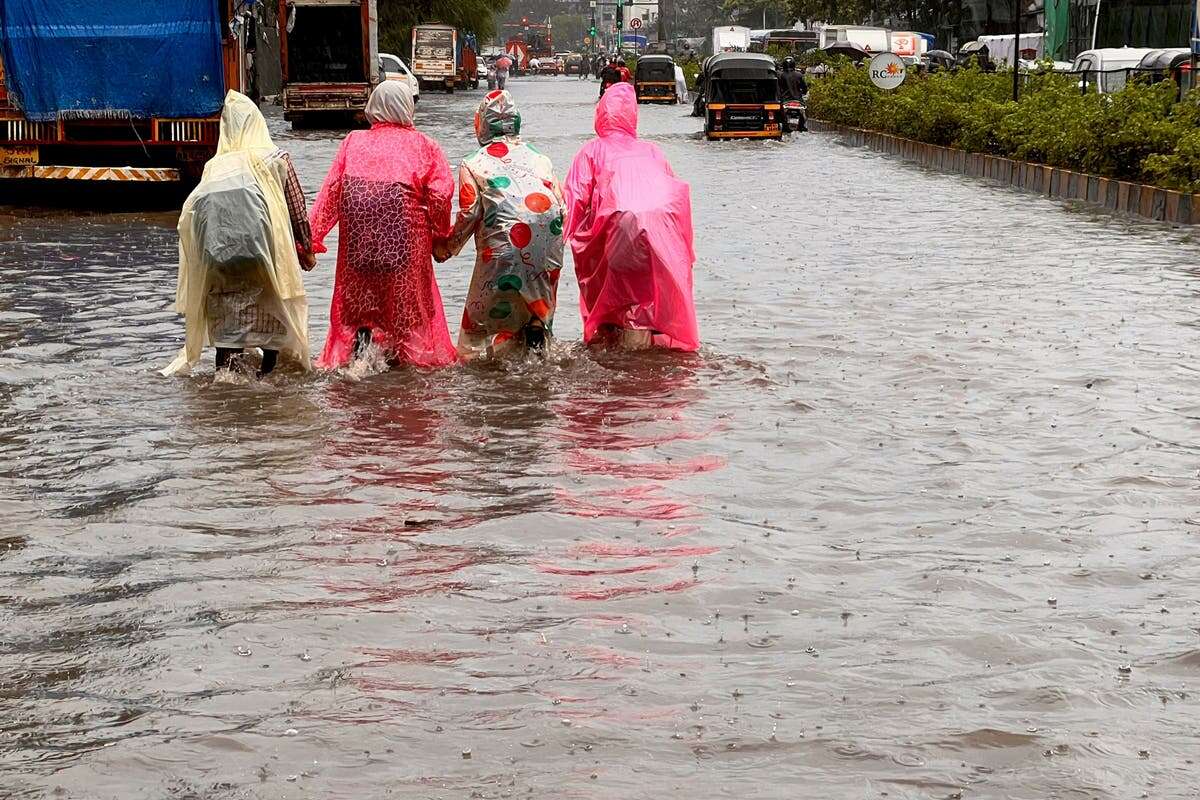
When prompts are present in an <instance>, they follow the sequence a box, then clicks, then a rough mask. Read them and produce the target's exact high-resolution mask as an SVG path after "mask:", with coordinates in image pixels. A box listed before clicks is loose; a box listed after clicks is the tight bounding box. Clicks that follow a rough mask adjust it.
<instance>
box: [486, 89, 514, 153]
mask: <svg viewBox="0 0 1200 800" xmlns="http://www.w3.org/2000/svg"><path fill="white" fill-rule="evenodd" d="M520 134H521V112H520V111H518V110H517V104H516V103H515V102H514V101H513V98H512V95H511V94H509V93H508V92H506V91H504V90H500V91H495V92H489V93H488V95H487V96H486V97H484V98H483V100H482V101H481V102H480V103H479V109H478V110H477V111H476V112H475V136H476V138H478V139H479V143H480V144H481V145H484V144H490V143H491V142H492V141H493V140H495V139H499V138H501V137H504V136H520Z"/></svg>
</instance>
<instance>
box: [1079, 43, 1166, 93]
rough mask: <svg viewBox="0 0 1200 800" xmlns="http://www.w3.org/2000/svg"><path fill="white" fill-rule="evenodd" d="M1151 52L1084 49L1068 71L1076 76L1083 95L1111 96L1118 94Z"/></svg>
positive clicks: (1127, 48)
mask: <svg viewBox="0 0 1200 800" xmlns="http://www.w3.org/2000/svg"><path fill="white" fill-rule="evenodd" d="M1153 52H1154V49H1153V48H1149V47H1101V48H1099V49H1096V50H1084V51H1083V52H1082V53H1080V54H1079V55H1077V56H1076V57H1075V63H1074V64H1072V65H1071V71H1072V72H1074V73H1075V74H1077V75H1078V76H1079V86H1080V88H1081V89H1083V91H1085V92H1099V93H1100V94H1112V93H1113V92H1119V91H1121V89H1123V88H1124V87H1125V84H1126V82H1128V80H1129V74H1130V72H1131V71H1135V70H1137V67H1138V65H1139V64H1141V63H1142V59H1143V58H1145V57H1146V56H1147V55H1149V54H1150V53H1153Z"/></svg>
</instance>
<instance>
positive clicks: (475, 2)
mask: <svg viewBox="0 0 1200 800" xmlns="http://www.w3.org/2000/svg"><path fill="white" fill-rule="evenodd" d="M508 3H509V0H379V45H380V49H382V50H384V51H385V52H393V53H404V52H407V50H408V46H409V42H410V41H411V40H412V39H411V37H412V29H413V26H414V25H421V24H423V23H428V22H441V23H444V24H446V25H453V26H454V27H456V28H458V29H459V30H460V31H463V32H464V33H474V34H475V35H476V36H477V37H479V40H480V41H484V40H486V39H490V38H491V37H492V36H494V35H495V34H496V16H497V15H498V14H503V13H504V12H505V11H507V10H508Z"/></svg>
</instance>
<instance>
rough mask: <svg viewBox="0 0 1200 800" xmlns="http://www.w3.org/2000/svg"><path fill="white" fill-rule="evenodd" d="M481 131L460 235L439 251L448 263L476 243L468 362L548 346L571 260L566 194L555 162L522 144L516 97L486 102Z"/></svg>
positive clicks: (463, 195)
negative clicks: (566, 246) (566, 257)
mask: <svg viewBox="0 0 1200 800" xmlns="http://www.w3.org/2000/svg"><path fill="white" fill-rule="evenodd" d="M475 134H476V137H477V138H478V139H479V144H480V149H479V150H478V151H476V152H475V153H474V154H473V155H471V156H468V157H467V159H466V160H464V161H463V163H462V165H461V166H460V167H459V170H458V177H459V194H458V202H459V208H460V210H459V213H458V219H457V222H456V224H455V226H454V231H453V233H452V234H451V236H450V239H449V241H448V242H447V243H446V244H445V246H444V247H443V248H437V249H435V254H436V255H438V256H439V258H442V259H444V258H448V257H449V256H450V255H451V254H455V255H456V254H458V253H459V252H460V251H461V250H462V248H463V246H464V245H465V244H466V242H467V240H468V239H470V238H471V237H472V236H473V237H474V238H475V273H474V275H473V276H472V278H471V287H470V289H469V291H468V293H467V302H466V308H464V309H463V315H462V328H461V330H460V331H459V335H458V354H459V356H460V357H461V358H463V359H465V360H471V359H474V358H479V357H488V356H494V355H498V354H503V353H507V352H516V353H522V352H524V351H525V349H526V348H538V349H540V348H542V347H544V345H545V343H546V341H547V340H548V338H549V336H550V332H551V330H552V329H553V326H554V310H555V306H556V304H557V296H558V275H559V272H560V271H561V270H562V261H563V224H564V219H563V208H564V205H565V204H564V202H563V198H562V192H561V190H560V188H559V185H558V180H557V179H556V178H555V177H554V169H553V166H552V165H551V163H550V159H549V158H547V157H546V156H544V155H542V154H541V153H539V152H538V151H537V150H535V149H534V148H533V146H532V145H530V144H528V143H527V142H525V141H523V140H522V139H521V114H520V112H519V111H518V110H517V107H516V104H515V103H514V102H513V99H512V96H511V95H510V94H509V93H508V92H505V91H495V92H491V93H489V94H488V95H487V96H486V97H485V98H484V99H483V101H482V102H481V103H480V104H479V110H478V111H477V112H476V114H475ZM439 251H440V252H439Z"/></svg>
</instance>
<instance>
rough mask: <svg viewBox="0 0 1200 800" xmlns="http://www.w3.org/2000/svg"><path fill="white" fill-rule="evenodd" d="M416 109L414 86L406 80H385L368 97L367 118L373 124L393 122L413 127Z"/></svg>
mask: <svg viewBox="0 0 1200 800" xmlns="http://www.w3.org/2000/svg"><path fill="white" fill-rule="evenodd" d="M415 111H416V104H415V103H414V102H413V94H412V88H411V87H410V86H409V85H408V83H406V82H405V81H384V82H382V83H381V84H379V85H378V86H376V87H375V91H373V92H371V96H370V98H368V99H367V109H366V114H367V120H368V121H369V122H370V123H371V124H372V125H379V124H381V123H383V124H387V123H391V124H393V125H401V126H403V127H405V128H411V127H412V126H413V116H414V113H415Z"/></svg>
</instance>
